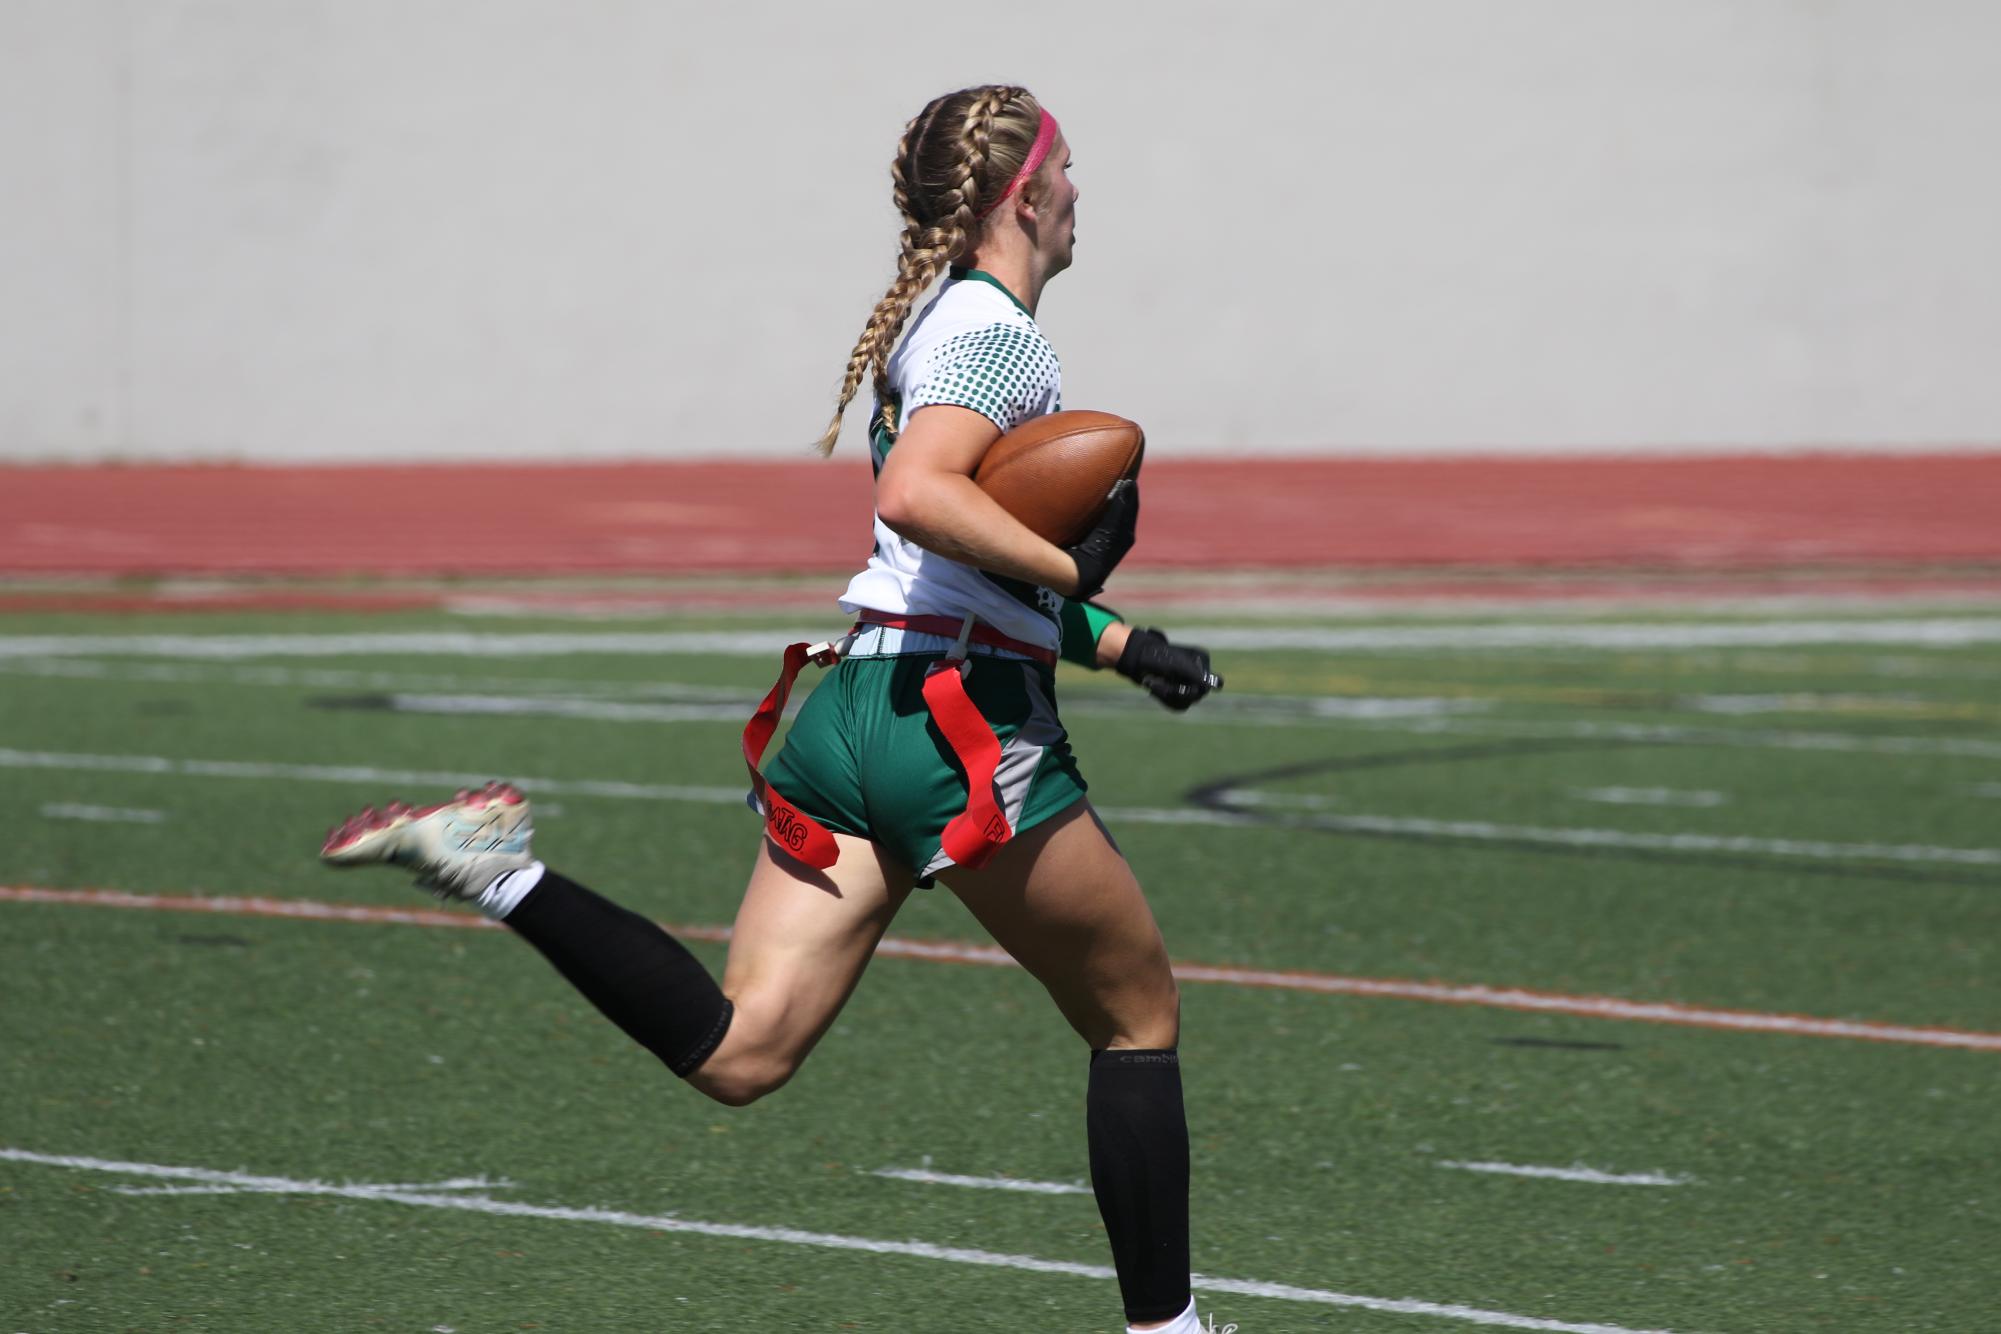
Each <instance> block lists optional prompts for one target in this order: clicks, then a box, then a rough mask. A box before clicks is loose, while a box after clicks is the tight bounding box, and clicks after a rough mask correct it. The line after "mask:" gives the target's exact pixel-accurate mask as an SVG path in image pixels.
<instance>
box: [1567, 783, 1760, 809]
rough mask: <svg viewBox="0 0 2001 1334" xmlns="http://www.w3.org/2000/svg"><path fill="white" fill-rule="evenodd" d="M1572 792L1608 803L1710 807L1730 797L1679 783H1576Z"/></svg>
mask: <svg viewBox="0 0 2001 1334" xmlns="http://www.w3.org/2000/svg"><path fill="white" fill-rule="evenodd" d="M1569 792H1570V795H1571V796H1573V797H1576V798H1577V799H1578V800H1579V801H1596V802H1600V803H1602V804H1604V805H1607V806H1690V807H1696V808H1702V809H1706V808H1708V807H1711V806H1721V805H1722V804H1723V803H1724V802H1725V801H1727V800H1728V798H1727V797H1725V796H1724V795H1723V794H1722V793H1721V792H1706V791H1703V790H1701V789H1698V788H1679V787H1573V788H1570V789H1569Z"/></svg>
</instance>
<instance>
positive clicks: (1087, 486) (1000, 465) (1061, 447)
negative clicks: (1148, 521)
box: [973, 411, 1146, 546]
mask: <svg viewBox="0 0 2001 1334" xmlns="http://www.w3.org/2000/svg"><path fill="white" fill-rule="evenodd" d="M1145 452H1146V432H1144V431H1142V430H1141V429H1140V428H1139V424H1138V423H1137V422H1130V421H1127V420H1126V419H1125V418H1124V417H1118V416H1114V415H1113V414H1111V413H1109V412H1081V411H1080V412H1052V413H1050V414H1049V415H1048V416H1046V417H1037V418H1036V419H1035V420H1034V421H1031V422H1024V423H1022V424H1021V425H1020V426H1017V427H1015V428H1014V429H1013V430H1012V431H1009V432H1008V433H1007V434H1006V435H1003V436H1002V437H1001V438H1000V439H998V440H996V441H994V443H993V447H992V448H990V449H988V450H987V453H986V457H985V458H983V459H981V460H980V466H979V468H978V469H976V470H975V471H974V473H973V480H974V481H975V482H977V483H978V484H979V487H980V489H981V490H982V491H984V492H986V493H987V494H988V495H990V496H992V497H993V498H994V500H995V501H996V502H998V503H999V505H1000V507H1001V508H1002V509H1004V510H1006V511H1007V512H1008V513H1009V514H1012V515H1013V516H1014V517H1015V518H1017V519H1020V520H1021V521H1022V523H1024V524H1026V525H1027V526H1028V527H1029V529H1030V530H1032V531H1033V532H1034V533H1035V534H1036V535H1037V536H1039V537H1042V538H1045V539H1046V540H1048V541H1051V542H1054V543H1055V544H1056V545H1057V546H1068V545H1069V544H1070V543H1072V542H1075V541H1076V540H1077V539H1078V538H1080V537H1082V536H1083V535H1084V534H1085V533H1086V532H1087V531H1089V529H1090V527H1091V523H1092V521H1093V520H1095V519H1096V518H1097V517H1098V515H1099V513H1100V512H1101V511H1102V510H1103V509H1104V508H1105V502H1106V501H1107V500H1109V499H1110V498H1111V494H1112V486H1113V484H1114V483H1116V482H1117V481H1118V480H1119V479H1120V478H1122V477H1131V476H1133V475H1134V474H1135V473H1137V472H1138V471H1139V464H1140V456H1141V455H1143V454H1144V453H1145Z"/></svg>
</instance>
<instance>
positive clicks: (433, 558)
mask: <svg viewBox="0 0 2001 1334" xmlns="http://www.w3.org/2000/svg"><path fill="white" fill-rule="evenodd" d="M1144 493H1145V500H1146V513H1145V522H1144V524H1143V528H1142V531H1143V533H1144V536H1143V538H1142V540H1141V542H1140V545H1139V547H1138V548H1137V550H1136V551H1135V553H1134V555H1133V558H1132V562H1131V564H1132V566H1133V567H1135V568H1145V567H1149V566H1151V567H1154V568H1161V569H1167V568H1191V567H1203V568H1209V569H1219V568H1264V569H1284V568H1314V567H1319V568H1329V567H1371V566H1373V567H1387V566H1433V567H1439V566H1445V567H1450V566H1528V567H1545V568H1580V569H1590V568H1620V567H1624V568H1665V569H1682V570H1695V569H1702V570H1751V569H1759V568H1771V567H1780V566H1789V567H1791V566H1809V567H1829V566H1835V567H1839V566H1866V565H1882V564H1895V563H1915V564H1927V565H1941V564H1964V563H1973V564H1990V563H1994V562H1997V561H2001V452H1996V453H1987V454H1949V455H1854V454H1821V455H1794V456H1784V457H1771V456H1756V457H1730V458H1699V459H1697V458H1683V459H1632V458H1603V457H1601V458H1583V459H1578V458H1564V459H1552V458H1543V459H1504V460H1493V459H1479V460H1464V459H1461V460H1439V459H1430V460H1419V461H1391V460H1373V459H1371V460H1360V459H1348V460H1341V459H1311V460H1279V459H1262V460H1177V459H1159V460H1155V461H1154V462H1151V463H1149V464H1148V465H1147V469H1146V475H1145V485H1144ZM868 511H869V477H868V468H867V465H866V463H865V461H864V460H862V459H861V457H860V455H859V453H856V454H855V455H853V456H850V457H847V458H841V459H836V460H833V461H830V462H822V461H819V460H817V459H810V458H809V459H801V460H799V461H797V462H785V463H768V462H760V463H645V464H579V465H527V464H522V465H506V466H493V465H479V466H467V465H436V464H432V465H418V466H407V467H362V466H343V467H224V466H173V467H164V466H163V467H146V466H119V467H47V468H44V467H18V468H0V574H11V575H16V576H24V575H35V576H54V575H71V574H74V575H89V576H111V575H175V574H210V575H214V574H274V575H296V576H314V577H325V576H333V575H342V574H366V575H381V576H388V575H436V574H457V575H549V574H582V573H591V574H616V573H634V574H639V573H646V574H687V573H699V572H704V571H730V572H735V573H763V572H774V573H775V572H784V571H829V570H848V569H852V568H854V567H855V566H857V565H858V564H859V563H860V562H861V561H862V560H863V559H864V558H865V557H866V556H867V554H868V549H869V533H868V522H867V514H868Z"/></svg>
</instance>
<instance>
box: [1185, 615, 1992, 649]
mask: <svg viewBox="0 0 2001 1334" xmlns="http://www.w3.org/2000/svg"><path fill="white" fill-rule="evenodd" d="M1175 638H1176V639H1186V640H1187V641H1188V642H1189V643H1193V644H1201V645H1202V646H1203V647H1204V648H1208V649H1212V650H1214V649H1238V650H1268V649H1305V650H1310V651H1315V652H1323V653H1366V652H1403V651H1428V650H1434V649H1436V650H1454V649H1475V650H1491V649H1543V648H1585V649H1610V650H1615V651H1626V650H1633V649H1688V648H1777V647H1784V646H1790V645H1803V644H1902V645H1910V646H1913V647H1922V648H1964V647H1968V646H1971V645H1975V644H1995V643H2001V619H1997V618H1993V617H1913V618H1910V619H1901V618H1886V619H1881V620H1862V619H1856V620H1836V621H1758V620H1744V621H1710V622H1700V621H1665V622H1637V623H1615V622H1603V621H1600V622H1582V623H1580V622H1555V623H1549V622H1545V623H1541V624H1534V623H1530V624H1523V623H1521V622H1516V621H1509V622H1506V623H1503V624H1487V625H1385V626H1339V627H1310V626H1305V627H1297V628H1286V627H1282V626H1255V627H1245V626H1189V627H1187V628H1186V629H1183V630H1177V631H1176V632H1175Z"/></svg>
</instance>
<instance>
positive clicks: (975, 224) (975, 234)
mask: <svg viewBox="0 0 2001 1334" xmlns="http://www.w3.org/2000/svg"><path fill="white" fill-rule="evenodd" d="M1041 118H1042V110H1041V107H1040V106H1038V105H1037V103H1036V101H1035V98H1034V97H1033V96H1031V95H1030V94H1029V92H1028V90H1027V89H1026V88H1016V87H1013V86H1011V85H1008V84H989V85H986V86H983V87H979V88H965V89H961V90H960V91H959V92H956V93H947V94H946V95H945V96H943V97H940V98H936V99H934V100H933V101H932V102H931V104H930V105H928V106H926V107H925V108H924V110H922V111H920V112H919V113H918V114H917V116H916V118H915V119H913V120H912V121H911V122H910V123H909V124H908V125H906V126H904V129H903V138H902V140H901V141H900V142H899V143H898V144H897V146H896V159H895V161H893V162H892V163H890V168H889V174H890V180H891V181H892V182H893V184H894V187H895V198H896V211H897V213H898V214H899V215H901V217H902V218H903V235H902V236H901V238H899V241H898V250H897V261H896V279H895V281H893V282H892V283H890V285H889V290H888V291H887V292H885V293H884V294H883V297H882V300H880V301H878V302H876V305H875V310H874V311H873V312H871V313H870V315H869V318H868V323H867V324H865V325H864V326H862V334H861V337H860V338H858V339H857V340H855V346H854V350H853V351H852V352H850V353H849V354H848V365H847V370H846V373H845V374H844V375H843V376H842V379H841V394H840V399H839V401H837V402H836V403H835V405H834V417H833V420H832V421H830V422H829V423H828V424H827V430H826V433H825V434H823V435H822V436H821V437H820V444H819V448H820V452H821V453H822V454H831V453H832V452H833V450H834V442H835V441H836V440H838V439H839V438H840V435H841V417H842V415H843V414H844V413H845V412H846V411H847V406H848V404H849V402H850V401H852V400H853V398H854V396H855V391H856V390H858V389H859V388H861V383H862V377H863V375H865V374H866V375H869V376H870V377H871V379H872V380H873V381H874V385H875V393H876V398H877V399H878V400H879V401H880V402H881V403H882V405H883V425H884V427H885V429H887V430H888V432H889V434H890V435H891V436H892V437H893V436H895V434H896V432H897V427H898V422H897V419H896V404H895V402H894V401H893V395H892V392H891V389H890V384H889V354H890V350H891V349H892V348H894V347H895V346H896V340H897V336H898V335H900V334H901V333H902V332H903V326H904V323H905V322H906V321H907V320H908V319H909V318H910V308H911V306H913V305H915V304H916V302H917V298H918V297H920V296H922V295H923V294H924V291H925V289H926V288H928V287H930V286H931V284H932V283H933V282H935V281H937V279H938V275H939V274H941V273H943V272H944V271H945V270H946V269H947V268H948V267H949V266H950V265H951V264H953V263H954V262H955V261H957V260H959V259H961V258H963V257H964V256H965V255H966V254H968V253H969V252H970V251H972V250H973V248H974V246H975V245H976V243H977V242H978V240H979V235H980V220H979V214H980V209H981V206H982V204H984V203H985V202H986V197H987V194H988V193H989V192H990V191H992V190H995V189H999V188H1002V187H1004V186H1005V185H1006V183H1007V182H1008V181H1010V180H1012V179H1014V174H1015V173H1016V172H1017V171H1019V170H1020V169H1021V164H1022V163H1023V162H1025V161H1027V160H1028V153H1029V148H1030V146H1031V144H1032V143H1033V141H1034V138H1035V132H1036V129H1037V128H1038V126H1039V125H1040V123H1041Z"/></svg>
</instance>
